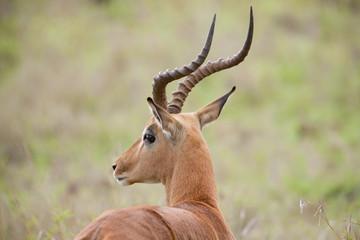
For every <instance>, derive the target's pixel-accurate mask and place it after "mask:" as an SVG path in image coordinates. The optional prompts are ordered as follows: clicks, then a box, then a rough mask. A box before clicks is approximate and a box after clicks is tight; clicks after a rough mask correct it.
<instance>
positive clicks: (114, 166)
mask: <svg viewBox="0 0 360 240" xmlns="http://www.w3.org/2000/svg"><path fill="white" fill-rule="evenodd" d="M112 168H113V170H114V171H115V168H116V163H114V164H113V165H112Z"/></svg>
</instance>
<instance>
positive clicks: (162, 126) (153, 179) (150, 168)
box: [113, 9, 253, 186]
mask: <svg viewBox="0 0 360 240" xmlns="http://www.w3.org/2000/svg"><path fill="white" fill-rule="evenodd" d="M214 25H215V16H214V19H213V22H212V24H211V27H210V31H209V34H208V37H207V40H206V43H205V46H204V48H203V49H202V51H201V53H200V54H199V55H198V56H197V58H196V59H195V60H194V61H192V62H191V63H190V64H189V65H186V66H184V67H182V68H181V69H178V68H175V70H172V71H171V70H167V71H166V72H160V73H159V74H158V75H156V76H155V77H154V81H153V99H154V100H153V99H151V98H148V99H147V104H148V106H149V108H150V111H151V114H152V117H151V119H150V120H149V121H148V123H147V124H146V126H145V128H144V130H143V133H142V136H141V137H140V138H139V139H138V140H137V141H136V142H135V143H134V144H133V145H132V146H131V147H130V148H129V149H128V150H127V151H126V152H124V153H123V154H122V155H121V156H120V157H119V158H118V159H117V160H116V162H115V163H114V165H113V169H114V177H115V178H116V179H117V181H118V182H119V183H120V184H122V185H124V186H126V185H131V184H133V183H141V182H142V183H158V182H163V183H164V181H165V179H166V178H167V177H168V176H169V175H171V174H173V169H174V168H175V167H176V166H177V164H178V162H179V161H181V159H182V158H184V157H186V155H187V153H188V152H193V151H194V150H197V149H205V151H206V150H207V147H206V143H205V141H204V139H203V137H202V134H201V129H202V128H203V127H204V126H205V125H207V124H209V123H211V122H213V121H215V120H216V119H217V118H218V116H219V115H220V113H221V110H222V108H223V106H224V105H225V103H226V101H227V100H228V98H229V97H230V96H231V94H232V93H233V92H234V91H235V87H233V88H232V89H231V91H230V92H229V93H227V94H225V95H224V96H222V97H220V98H218V99H216V100H215V101H213V102H211V103H209V104H208V105H206V106H205V107H203V108H201V109H200V110H198V111H196V112H194V113H181V108H182V106H183V104H184V102H185V100H186V97H187V96H188V93H189V92H190V91H191V89H192V88H193V87H194V86H195V85H196V84H197V83H198V82H200V81H201V80H202V79H204V78H205V77H207V76H209V75H211V74H213V73H215V72H218V71H221V70H223V69H226V68H231V67H233V66H236V65H238V64H239V63H240V62H242V61H243V60H244V59H245V57H246V56H247V54H248V52H249V50H250V46H251V42H252V36H253V14H252V9H250V24H249V30H248V34H247V38H246V41H245V43H244V46H243V47H242V49H241V50H240V51H239V52H238V53H237V54H236V55H234V56H233V57H229V58H227V59H222V58H220V59H219V60H217V61H215V62H212V61H209V62H208V63H206V64H205V65H203V66H201V65H202V64H203V62H204V61H205V59H206V57H207V55H208V53H209V50H210V46H211V42H212V37H213V32H214ZM200 66H201V67H200ZM182 77H185V79H184V80H183V81H181V82H180V83H179V86H178V89H177V90H176V91H175V92H174V93H173V94H172V95H173V98H172V100H171V101H169V102H168V101H167V100H166V85H167V84H168V83H170V82H172V81H174V80H177V79H180V78H182ZM200 152H201V151H200Z"/></svg>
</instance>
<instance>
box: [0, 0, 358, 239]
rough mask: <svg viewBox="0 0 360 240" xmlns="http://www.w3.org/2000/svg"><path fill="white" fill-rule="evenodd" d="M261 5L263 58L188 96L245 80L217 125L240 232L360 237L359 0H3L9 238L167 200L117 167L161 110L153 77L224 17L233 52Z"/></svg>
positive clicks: (257, 38)
mask: <svg viewBox="0 0 360 240" xmlns="http://www.w3.org/2000/svg"><path fill="white" fill-rule="evenodd" d="M250 5H253V7H254V16H255V33H254V41H253V45H252V49H251V50H250V54H249V56H248V57H247V59H246V60H245V62H244V63H242V64H241V65H240V66H238V67H236V68H233V69H231V70H227V71H225V72H221V73H217V74H215V75H214V76H211V77H210V78H208V79H206V80H205V81H204V82H202V83H201V84H199V86H198V87H197V88H195V89H194V90H193V93H192V95H190V96H189V98H188V100H187V104H185V106H184V111H194V110H197V109H198V108H200V107H201V106H203V105H205V104H206V103H208V102H209V101H211V100H213V99H215V98H217V97H219V96H221V95H222V94H224V93H226V92H227V91H228V90H229V89H231V87H232V86H234V85H237V86H238V88H237V91H236V92H235V94H234V95H233V97H232V98H231V99H230V101H229V103H228V104H227V106H226V107H225V109H224V111H223V113H222V116H221V117H220V119H219V120H218V121H217V122H216V123H214V124H213V125H211V126H209V127H207V128H205V129H204V131H203V132H204V135H205V138H206V140H207V142H208V145H209V148H210V151H211V155H212V158H213V164H214V169H215V174H216V181H217V184H218V191H219V197H220V202H221V208H222V210H223V213H224V215H225V217H226V219H227V222H228V223H229V225H230V227H231V229H232V231H233V232H234V234H235V235H236V237H237V239H244V238H247V239H340V238H344V239H359V238H360V237H359V223H358V220H359V217H360V184H359V183H360V174H359V169H360V159H359V156H360V147H359V146H360V111H359V109H360V68H359V66H360V64H359V63H360V28H359V26H358V25H359V22H360V15H359V14H358V13H359V10H360V2H359V1H358V0H342V1H340V0H319V1H310V0H303V1H300V0H298V1H296V0H290V1H282V2H280V1H259V2H254V1H252V2H250V1H235V0H228V1H204V0H200V1H181V2H180V1H164V0H161V1H143V0H140V1H123V0H120V1H115V0H92V1H90V0H79V1H70V0H65V1H60V0H53V1H47V0H39V1H35V2H34V1H21V0H7V1H5V0H4V1H2V2H1V3H0V109H1V110H0V191H1V194H0V207H1V208H0V222H1V224H0V239H25V238H26V239H71V238H72V237H73V236H74V235H75V234H76V233H77V232H79V231H80V230H81V229H82V228H83V227H84V226H85V225H87V224H88V223H89V222H90V221H91V220H93V219H94V218H95V217H97V216H99V215H100V214H101V213H102V212H103V211H104V210H106V209H113V208H121V207H126V206H135V205H165V194H164V189H163V186H161V185H146V184H137V185H136V184H135V185H133V186H131V187H126V188H125V187H120V186H119V185H118V184H117V183H116V182H115V180H114V179H113V177H112V168H111V165H112V163H113V161H114V159H115V158H116V157H117V156H119V155H120V154H121V153H122V152H123V151H124V150H126V149H127V148H128V147H129V146H130V145H131V144H132V142H134V141H135V140H136V139H137V138H138V137H139V136H140V134H141V132H142V130H143V129H142V128H143V127H144V124H145V123H146V121H147V119H148V118H149V117H150V113H149V111H148V107H147V105H146V97H148V96H151V83H152V76H154V75H155V74H156V73H157V72H158V71H160V70H165V69H166V68H174V67H176V66H182V65H183V64H187V63H188V62H190V61H191V60H192V59H193V58H194V57H195V56H196V54H198V52H199V51H200V49H201V47H202V45H203V42H204V41H205V38H206V34H207V31H208V28H209V26H210V22H211V19H212V16H213V14H214V13H216V14H217V23H216V28H215V36H214V41H213V45H212V50H211V51H210V54H209V59H211V60H216V59H217V58H219V57H227V56H231V55H232V54H234V53H235V52H236V51H238V50H239V48H240V47H241V46H242V43H243V41H244V39H245V34H246V32H247V25H248V19H249V7H250ZM205 82H206V83H205ZM175 87H176V84H172V86H170V88H175ZM168 92H171V89H170V90H169V91H168ZM305 199H306V200H307V201H311V202H318V201H321V204H320V205H319V206H320V207H321V209H322V212H320V213H324V212H325V211H326V218H323V217H322V219H327V220H326V221H325V222H324V221H322V223H321V224H320V226H319V224H318V219H317V217H314V214H315V212H317V214H318V215H317V216H322V215H321V214H320V213H319V211H317V210H318V209H320V207H319V206H317V205H316V204H315V205H311V206H313V207H311V208H309V207H307V208H304V203H305V202H307V201H305ZM300 200H301V202H300ZM299 202H300V203H301V204H300V205H302V207H301V208H300V209H299ZM314 209H315V211H314ZM300 210H301V211H302V214H301V213H300ZM329 226H331V228H332V229H333V230H334V231H335V232H336V234H335V233H334V231H333V230H331V229H330V228H329ZM349 226H351V227H350V231H349Z"/></svg>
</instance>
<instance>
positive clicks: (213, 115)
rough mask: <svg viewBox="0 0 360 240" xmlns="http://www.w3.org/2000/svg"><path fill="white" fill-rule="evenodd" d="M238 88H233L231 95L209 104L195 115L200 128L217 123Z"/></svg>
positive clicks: (228, 94)
mask: <svg viewBox="0 0 360 240" xmlns="http://www.w3.org/2000/svg"><path fill="white" fill-rule="evenodd" d="M235 89H236V87H233V88H232V89H231V91H230V92H229V93H227V94H226V95H224V96H222V97H221V98H218V99H216V100H215V101H213V102H211V103H209V104H208V105H206V106H205V107H203V108H202V109H200V110H199V111H197V112H196V113H195V116H196V117H197V118H198V119H199V123H200V128H201V129H202V128H203V127H204V126H205V125H207V124H210V123H211V122H213V121H215V120H216V119H217V118H218V117H219V115H220V113H221V110H222V108H223V107H224V105H225V103H226V101H227V100H228V98H229V97H230V96H231V95H232V94H233V93H234V91H235Z"/></svg>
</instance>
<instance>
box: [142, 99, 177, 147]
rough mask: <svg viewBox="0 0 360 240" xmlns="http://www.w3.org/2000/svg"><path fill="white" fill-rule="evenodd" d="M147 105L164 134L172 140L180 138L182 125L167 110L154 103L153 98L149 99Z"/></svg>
mask: <svg viewBox="0 0 360 240" xmlns="http://www.w3.org/2000/svg"><path fill="white" fill-rule="evenodd" d="M147 103H148V105H149V107H150V110H151V113H152V115H153V117H154V119H155V121H156V123H157V124H158V125H159V127H160V128H161V129H162V131H163V133H164V134H165V135H166V136H167V137H168V138H169V139H171V140H174V139H176V138H177V137H179V136H180V134H181V130H182V126H181V124H180V123H179V122H178V121H177V120H176V119H175V118H173V117H172V116H171V114H170V113H168V112H167V111H166V110H165V109H163V108H162V107H160V106H158V105H157V104H156V103H154V101H153V100H152V98H150V97H149V98H147Z"/></svg>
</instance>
